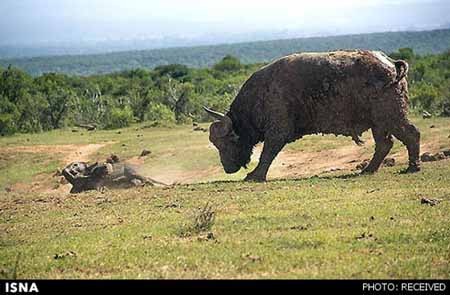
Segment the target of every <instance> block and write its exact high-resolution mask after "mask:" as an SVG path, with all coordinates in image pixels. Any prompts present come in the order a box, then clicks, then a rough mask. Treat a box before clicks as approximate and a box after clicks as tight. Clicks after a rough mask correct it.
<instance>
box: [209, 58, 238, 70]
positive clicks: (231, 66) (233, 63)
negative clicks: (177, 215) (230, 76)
mask: <svg viewBox="0 0 450 295" xmlns="http://www.w3.org/2000/svg"><path fill="white" fill-rule="evenodd" d="M241 68H242V65H241V62H240V61H239V59H238V58H236V57H234V56H231V55H227V56H225V57H224V58H223V59H222V60H221V61H220V62H218V63H217V64H215V65H214V67H213V69H214V70H216V71H220V72H236V71H239V70H240V69H241Z"/></svg>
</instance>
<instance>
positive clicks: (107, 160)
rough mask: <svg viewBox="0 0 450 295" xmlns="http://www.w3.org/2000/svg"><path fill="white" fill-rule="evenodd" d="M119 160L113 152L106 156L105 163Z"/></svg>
mask: <svg viewBox="0 0 450 295" xmlns="http://www.w3.org/2000/svg"><path fill="white" fill-rule="evenodd" d="M119 161H120V159H119V157H118V156H117V155H115V154H111V155H110V156H109V157H108V158H106V163H110V164H114V163H118V162H119Z"/></svg>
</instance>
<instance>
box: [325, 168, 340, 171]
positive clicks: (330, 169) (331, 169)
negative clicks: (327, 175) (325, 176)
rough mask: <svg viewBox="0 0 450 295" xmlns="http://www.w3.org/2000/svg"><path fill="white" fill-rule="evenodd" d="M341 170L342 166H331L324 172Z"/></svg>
mask: <svg viewBox="0 0 450 295" xmlns="http://www.w3.org/2000/svg"><path fill="white" fill-rule="evenodd" d="M339 170H341V168H338V167H331V168H328V169H326V170H325V171H324V172H334V171H339Z"/></svg>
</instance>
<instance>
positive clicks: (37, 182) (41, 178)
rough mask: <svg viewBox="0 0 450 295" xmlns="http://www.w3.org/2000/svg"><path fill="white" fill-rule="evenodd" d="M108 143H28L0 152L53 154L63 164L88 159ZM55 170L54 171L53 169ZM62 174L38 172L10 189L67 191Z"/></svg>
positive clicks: (67, 187)
mask: <svg viewBox="0 0 450 295" xmlns="http://www.w3.org/2000/svg"><path fill="white" fill-rule="evenodd" d="M111 143H112V142H109V143H93V144H84V145H76V144H64V145H29V146H15V147H7V148H1V149H0V152H2V153H8V152H25V153H39V154H45V153H46V154H54V155H57V157H58V158H60V159H61V161H62V163H64V164H63V165H64V166H65V165H67V164H70V163H72V162H75V161H89V159H90V157H91V156H92V155H93V154H94V153H95V152H97V151H98V150H99V149H101V148H103V147H105V146H107V145H109V144H111ZM55 172H56V171H55ZM61 177H62V176H54V175H49V174H46V173H42V174H39V175H37V176H35V177H34V179H33V181H32V182H31V183H22V182H18V183H16V184H14V185H13V186H12V187H11V190H12V191H17V192H24V191H28V192H30V191H31V192H60V193H68V192H69V191H70V188H71V185H70V184H67V183H66V182H64V181H62V179H61Z"/></svg>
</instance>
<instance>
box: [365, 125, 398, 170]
mask: <svg viewBox="0 0 450 295" xmlns="http://www.w3.org/2000/svg"><path fill="white" fill-rule="evenodd" d="M372 134H373V139H374V140H375V153H374V155H373V158H372V160H370V163H369V165H367V166H366V168H364V169H363V171H361V173H363V174H366V173H374V172H376V171H377V170H378V168H380V165H381V163H382V162H383V160H384V158H385V157H386V156H387V154H389V151H390V150H391V148H392V146H393V144H394V142H393V140H392V136H391V135H390V134H388V133H387V132H385V131H384V130H380V129H377V128H372Z"/></svg>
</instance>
